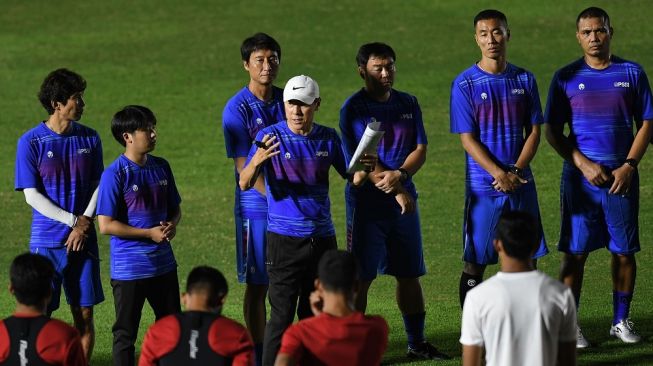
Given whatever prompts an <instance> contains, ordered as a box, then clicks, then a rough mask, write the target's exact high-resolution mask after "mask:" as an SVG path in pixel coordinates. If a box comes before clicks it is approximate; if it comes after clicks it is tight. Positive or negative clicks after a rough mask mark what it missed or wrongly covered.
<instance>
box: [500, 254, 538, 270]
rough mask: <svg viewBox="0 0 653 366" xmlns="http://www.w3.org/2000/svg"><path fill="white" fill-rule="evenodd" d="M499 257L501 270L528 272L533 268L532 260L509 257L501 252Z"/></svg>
mask: <svg viewBox="0 0 653 366" xmlns="http://www.w3.org/2000/svg"><path fill="white" fill-rule="evenodd" d="M499 257H500V259H501V272H507V273H515V272H530V271H533V270H535V267H534V266H533V260H531V259H530V258H529V259H528V260H524V259H517V258H513V257H509V256H507V255H505V254H503V253H500V255H499Z"/></svg>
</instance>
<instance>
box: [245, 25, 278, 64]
mask: <svg viewBox="0 0 653 366" xmlns="http://www.w3.org/2000/svg"><path fill="white" fill-rule="evenodd" d="M258 50H270V51H275V52H276V53H277V57H278V58H279V61H281V46H279V43H278V42H277V41H276V40H275V39H274V38H272V37H270V36H269V35H267V34H265V33H260V32H259V33H256V34H255V35H253V36H251V37H249V38H247V39H245V40H244V41H243V44H242V45H240V56H241V57H242V58H243V61H245V62H249V56H250V55H251V54H252V52H254V51H258Z"/></svg>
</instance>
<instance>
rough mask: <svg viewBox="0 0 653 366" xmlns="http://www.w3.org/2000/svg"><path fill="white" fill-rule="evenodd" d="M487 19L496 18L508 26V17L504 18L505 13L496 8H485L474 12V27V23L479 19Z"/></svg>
mask: <svg viewBox="0 0 653 366" xmlns="http://www.w3.org/2000/svg"><path fill="white" fill-rule="evenodd" d="M488 19H496V20H499V21H501V22H503V24H504V25H505V26H506V28H508V18H506V15H505V14H504V13H502V12H500V11H498V10H494V9H485V10H482V11H481V12H479V13H478V14H476V16H475V17H474V28H476V23H478V22H480V21H481V20H488Z"/></svg>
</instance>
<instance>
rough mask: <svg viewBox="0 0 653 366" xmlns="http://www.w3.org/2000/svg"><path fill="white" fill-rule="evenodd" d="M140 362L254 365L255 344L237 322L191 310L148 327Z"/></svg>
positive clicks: (147, 363)
mask: <svg viewBox="0 0 653 366" xmlns="http://www.w3.org/2000/svg"><path fill="white" fill-rule="evenodd" d="M138 364H139V366H149V365H162V366H165V365H208V364H212V365H242V366H252V365H254V344H253V343H252V340H251V339H250V337H249V334H248V333H247V329H245V327H243V326H242V325H240V324H238V323H237V322H235V321H233V320H231V319H229V318H225V317H223V316H220V315H217V314H213V313H207V312H199V311H189V312H184V313H181V314H174V315H169V316H167V317H165V318H162V319H160V320H159V321H157V322H156V323H154V325H152V326H151V327H150V329H148V331H147V333H146V334H145V339H144V340H143V346H142V348H141V356H140V359H139V362H138Z"/></svg>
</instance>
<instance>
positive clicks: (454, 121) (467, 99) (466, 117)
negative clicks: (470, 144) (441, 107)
mask: <svg viewBox="0 0 653 366" xmlns="http://www.w3.org/2000/svg"><path fill="white" fill-rule="evenodd" d="M461 84H466V81H465V80H464V79H459V78H457V79H456V80H454V81H453V83H451V97H450V100H449V129H450V131H451V133H469V132H474V131H476V124H475V117H474V106H473V105H472V98H471V96H470V95H469V91H468V90H467V89H463V86H462V85H461Z"/></svg>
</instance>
